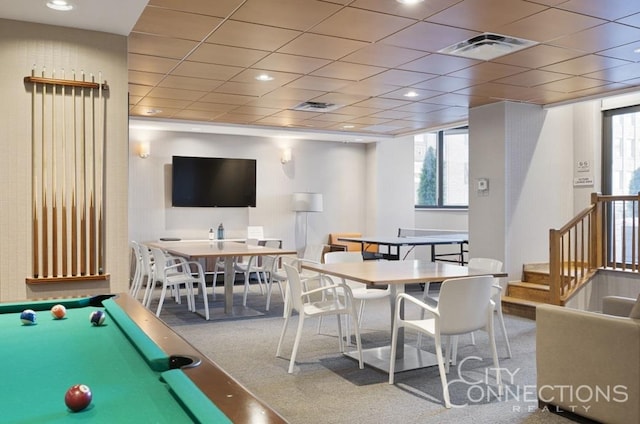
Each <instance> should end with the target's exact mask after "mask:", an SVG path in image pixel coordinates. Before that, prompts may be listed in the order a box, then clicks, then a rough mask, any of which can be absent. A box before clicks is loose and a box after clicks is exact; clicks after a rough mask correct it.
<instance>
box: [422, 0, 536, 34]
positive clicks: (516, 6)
mask: <svg viewBox="0 0 640 424" xmlns="http://www.w3.org/2000/svg"><path fill="white" fill-rule="evenodd" d="M544 9H545V6H541V5H537V4H534V3H529V2H526V1H521V0H511V1H508V2H505V1H501V0H463V1H461V2H459V3H457V4H455V5H453V6H451V7H450V8H448V9H446V10H443V11H442V12H440V13H437V14H435V15H433V16H430V17H429V18H428V19H427V21H429V22H434V23H438V24H444V25H451V26H455V27H458V28H466V29H471V30H476V31H480V32H487V31H488V32H495V31H496V30H497V28H499V27H501V26H503V25H506V24H509V23H512V22H514V21H517V20H520V19H523V18H526V17H527V16H530V15H533V14H534V13H538V12H541V11H543V10H544ZM459 41H462V40H459Z"/></svg>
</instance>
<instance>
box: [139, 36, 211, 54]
mask: <svg viewBox="0 0 640 424" xmlns="http://www.w3.org/2000/svg"><path fill="white" fill-rule="evenodd" d="M128 41H129V53H138V54H144V55H148V56H158V57H166V58H171V59H183V58H184V57H185V56H186V55H187V53H189V52H190V51H191V50H193V49H194V48H195V47H196V46H197V45H198V43H197V42H195V41H190V40H181V39H177V38H169V37H160V36H157V35H151V34H141V33H138V32H132V33H131V34H130V35H129V40H128Z"/></svg>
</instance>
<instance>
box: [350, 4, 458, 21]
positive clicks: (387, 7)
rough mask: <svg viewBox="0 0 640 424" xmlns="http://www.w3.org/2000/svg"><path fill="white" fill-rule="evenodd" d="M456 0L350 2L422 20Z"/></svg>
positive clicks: (361, 6) (360, 7)
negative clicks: (408, 2) (405, 2)
mask: <svg viewBox="0 0 640 424" xmlns="http://www.w3.org/2000/svg"><path fill="white" fill-rule="evenodd" d="M458 2H460V0H429V1H425V2H423V3H417V4H412V5H407V4H401V3H398V2H395V1H389V0H356V1H354V2H352V3H351V6H353V7H357V8H359V9H367V10H373V11H376V12H382V13H387V14H390V15H396V16H404V17H406V18H413V19H419V20H422V19H425V18H427V17H429V16H431V15H434V14H436V13H438V12H440V11H441V10H444V9H446V8H448V7H451V6H453V5H454V4H456V3H458Z"/></svg>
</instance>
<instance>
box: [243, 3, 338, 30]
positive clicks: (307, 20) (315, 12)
mask: <svg viewBox="0 0 640 424" xmlns="http://www.w3.org/2000/svg"><path fill="white" fill-rule="evenodd" d="M283 10H286V11H287V12H286V13H283ZM338 10H340V6H338V5H336V4H331V3H327V2H323V1H317V0H248V1H247V2H246V3H244V4H243V5H242V7H240V9H238V10H237V11H236V12H235V13H234V14H233V16H232V18H233V19H235V20H238V21H243V22H253V23H256V24H263V25H269V26H273V27H281V28H289V29H295V30H299V31H307V30H309V29H311V28H312V27H314V26H316V25H318V24H319V23H321V22H322V21H323V20H324V19H326V18H328V17H329V16H331V15H332V14H334V13H336V12H337V11H338Z"/></svg>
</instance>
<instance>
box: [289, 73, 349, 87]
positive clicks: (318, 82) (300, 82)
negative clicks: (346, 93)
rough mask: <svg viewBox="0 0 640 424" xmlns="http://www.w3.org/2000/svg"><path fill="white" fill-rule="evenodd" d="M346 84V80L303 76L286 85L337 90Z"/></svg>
mask: <svg viewBox="0 0 640 424" xmlns="http://www.w3.org/2000/svg"><path fill="white" fill-rule="evenodd" d="M347 84H349V81H347V80H340V79H336V78H323V77H314V76H305V77H302V78H298V79H297V80H295V81H293V82H291V83H289V84H287V87H289V88H302V89H305V90H320V91H337V90H340V89H341V88H342V87H344V86H346V85H347Z"/></svg>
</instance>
